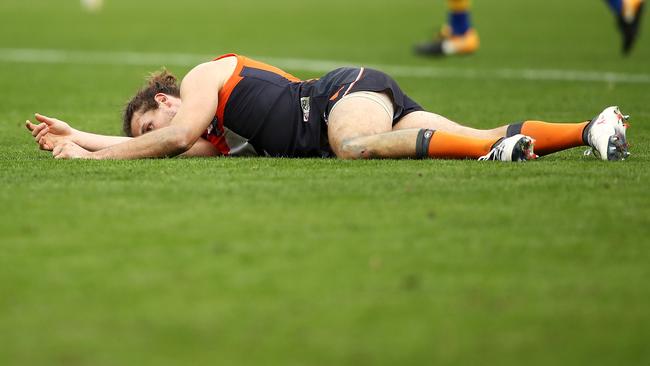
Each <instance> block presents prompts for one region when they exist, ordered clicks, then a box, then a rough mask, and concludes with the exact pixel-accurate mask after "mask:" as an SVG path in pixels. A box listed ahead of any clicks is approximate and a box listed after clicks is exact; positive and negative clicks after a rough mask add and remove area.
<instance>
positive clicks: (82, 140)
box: [25, 113, 221, 157]
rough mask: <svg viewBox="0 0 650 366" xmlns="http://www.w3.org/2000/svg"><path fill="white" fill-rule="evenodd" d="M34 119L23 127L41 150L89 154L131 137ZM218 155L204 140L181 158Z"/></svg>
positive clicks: (46, 119) (59, 121) (40, 115)
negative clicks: (60, 148)
mask: <svg viewBox="0 0 650 366" xmlns="http://www.w3.org/2000/svg"><path fill="white" fill-rule="evenodd" d="M35 118H36V120H37V121H39V122H41V123H39V124H38V125H36V124H33V123H32V122H31V121H26V122H25V126H26V127H27V129H28V130H29V131H30V132H31V133H32V136H34V139H35V141H36V142H37V143H38V145H39V147H40V148H41V149H42V150H49V151H53V150H54V149H55V148H56V147H57V146H59V145H63V144H68V145H70V143H73V144H75V145H77V146H78V147H79V148H81V149H82V150H80V149H77V148H76V147H75V146H73V145H70V146H68V148H69V149H74V150H76V151H77V154H79V153H90V152H93V151H98V150H101V149H105V148H107V147H109V146H113V145H117V144H119V143H122V142H125V141H128V140H131V139H132V137H125V136H108V135H99V134H94V133H90V132H85V131H81V130H77V129H75V128H72V127H70V125H69V124H68V123H66V122H64V121H61V120H59V119H56V118H51V117H47V116H44V115H42V114H38V113H36V115H35ZM218 155H221V153H220V152H219V151H218V150H217V149H216V148H215V147H214V146H212V144H211V143H210V142H208V141H206V140H204V139H199V140H197V141H196V143H195V144H194V145H193V146H192V148H190V149H189V150H188V151H186V152H185V153H183V154H182V156H183V157H200V156H218ZM55 156H56V155H55Z"/></svg>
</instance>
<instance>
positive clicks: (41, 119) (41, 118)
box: [34, 113, 54, 125]
mask: <svg viewBox="0 0 650 366" xmlns="http://www.w3.org/2000/svg"><path fill="white" fill-rule="evenodd" d="M34 117H36V120H37V121H39V122H43V123H47V124H48V125H51V124H52V123H54V118H50V117H48V116H44V115H42V114H39V113H35V114H34Z"/></svg>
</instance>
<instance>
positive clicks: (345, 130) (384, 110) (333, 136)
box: [327, 92, 394, 155]
mask: <svg viewBox="0 0 650 366" xmlns="http://www.w3.org/2000/svg"><path fill="white" fill-rule="evenodd" d="M393 113H394V112H393V102H392V101H391V99H390V98H389V97H388V95H386V94H384V93H372V92H361V93H359V92H357V93H352V94H350V95H348V96H346V97H344V98H343V99H341V100H340V101H338V102H337V103H336V105H335V106H334V108H332V110H331V112H330V114H329V119H328V123H327V135H328V138H329V142H330V146H331V147H332V150H333V151H334V153H336V154H337V155H338V153H339V151H340V150H341V146H342V144H343V143H344V142H345V141H346V140H350V139H353V138H356V137H361V136H370V135H376V134H380V133H384V132H389V131H391V130H392V126H393Z"/></svg>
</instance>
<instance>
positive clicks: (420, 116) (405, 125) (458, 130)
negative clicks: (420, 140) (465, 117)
mask: <svg viewBox="0 0 650 366" xmlns="http://www.w3.org/2000/svg"><path fill="white" fill-rule="evenodd" d="M413 128H418V129H422V128H426V129H429V130H436V131H444V132H448V133H453V134H456V135H461V136H468V137H477V138H499V137H502V136H505V134H506V130H507V126H501V127H497V128H493V129H489V130H481V129H477V128H473V127H469V126H463V125H461V124H460V123H457V122H454V121H452V120H450V119H448V118H446V117H443V116H441V115H439V114H435V113H431V112H425V111H416V112H412V113H409V114H407V115H406V116H404V117H403V118H401V119H400V120H399V122H397V123H396V124H395V126H393V130H407V129H413Z"/></svg>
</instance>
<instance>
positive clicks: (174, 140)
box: [169, 128, 196, 155]
mask: <svg viewBox="0 0 650 366" xmlns="http://www.w3.org/2000/svg"><path fill="white" fill-rule="evenodd" d="M195 141H196V138H194V137H193V136H192V135H191V134H190V133H189V131H187V130H185V129H182V128H175V129H173V130H172V134H171V136H170V138H169V145H170V146H171V148H172V150H173V155H178V154H182V153H184V152H186V151H187V150H189V149H190V148H192V145H194V142H195Z"/></svg>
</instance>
